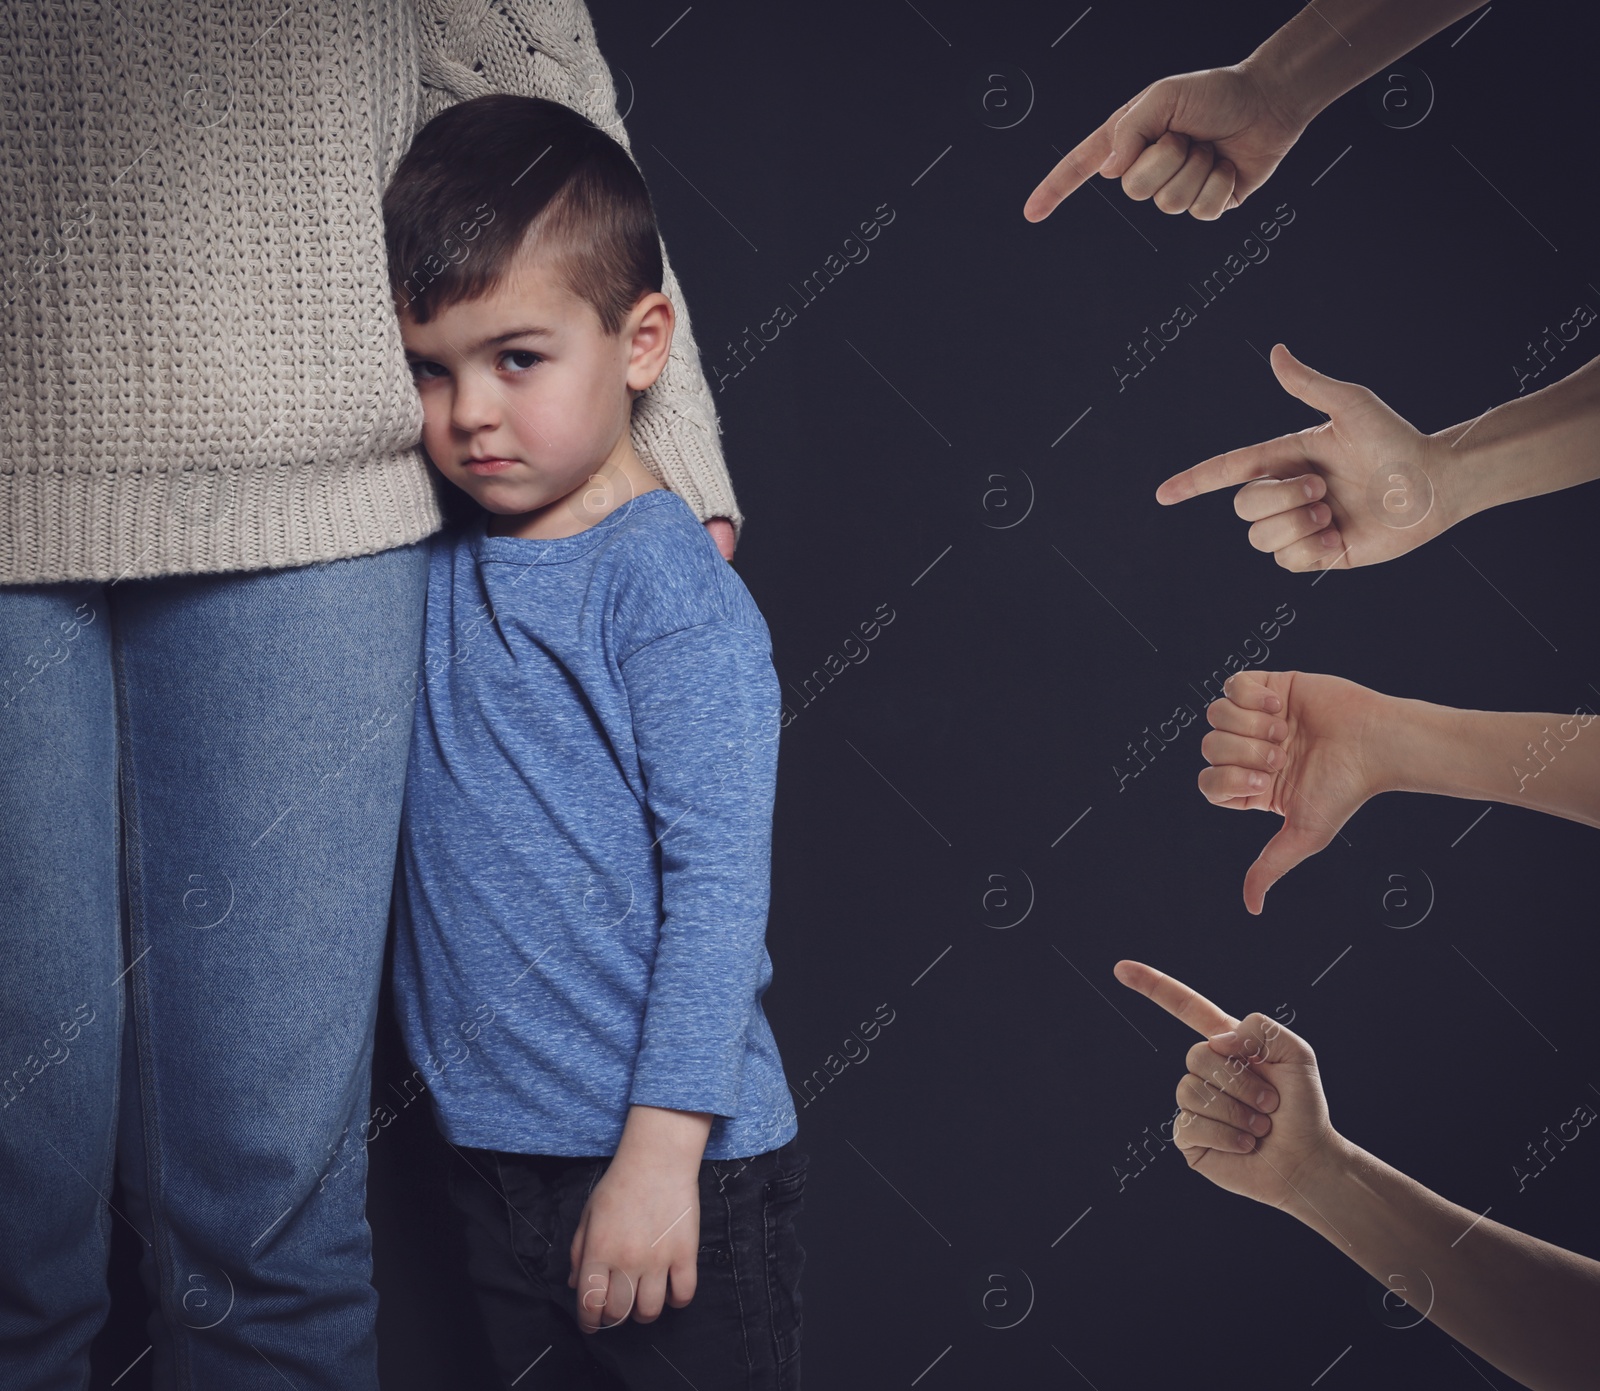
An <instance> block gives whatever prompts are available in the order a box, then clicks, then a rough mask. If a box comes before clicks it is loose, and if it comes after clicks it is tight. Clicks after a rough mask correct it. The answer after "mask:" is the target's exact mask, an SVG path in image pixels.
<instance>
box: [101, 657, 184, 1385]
mask: <svg viewBox="0 0 1600 1391" xmlns="http://www.w3.org/2000/svg"><path fill="white" fill-rule="evenodd" d="M111 662H112V675H113V681H114V683H115V686H116V695H117V754H118V757H117V777H118V784H117V793H118V805H119V808H120V810H121V819H120V824H119V831H120V836H119V846H120V851H121V859H122V882H123V884H124V887H125V893H126V900H125V901H126V906H127V914H128V946H129V948H130V950H131V949H132V948H134V947H136V946H137V945H138V942H139V938H140V936H141V933H140V928H141V927H143V928H145V929H146V931H145V932H144V933H143V934H142V935H146V936H147V935H148V927H147V924H145V922H144V914H143V912H142V911H141V909H142V904H143V898H142V886H143V877H142V874H141V873H140V872H139V869H140V867H141V866H142V861H141V860H140V859H139V858H138V856H137V851H136V847H137V846H138V845H139V844H140V838H139V817H138V791H137V783H136V779H135V778H134V776H133V759H132V742H133V741H132V738H131V727H130V721H131V716H130V713H129V710H128V683H127V675H126V672H125V670H124V664H123V657H122V647H121V643H120V642H119V641H116V640H115V639H114V640H113V644H112V654H111ZM130 831H131V832H132V834H131V835H130V834H129V832H130ZM136 885H137V886H138V888H139V892H136V888H135V886H136ZM139 955H140V954H139V953H137V952H135V953H134V955H133V960H134V962H135V963H137V962H138V960H139ZM124 969H125V970H126V971H127V974H128V989H127V994H128V996H129V997H130V1003H129V1007H130V1009H131V1012H132V1014H133V1039H134V1056H133V1062H134V1068H135V1070H136V1073H137V1085H138V1087H139V1113H140V1118H141V1121H142V1128H143V1131H144V1133H143V1134H142V1135H141V1136H140V1142H141V1144H142V1146H143V1149H144V1173H145V1210H146V1211H147V1212H148V1213H149V1215H150V1249H151V1257H152V1260H153V1261H154V1263H155V1268H156V1285H157V1289H156V1310H157V1316H158V1317H159V1318H160V1319H161V1320H162V1321H163V1323H164V1324H165V1325H166V1331H167V1340H168V1346H169V1347H170V1348H171V1350H172V1360H173V1378H174V1382H175V1384H176V1385H177V1386H178V1387H179V1388H181V1391H190V1389H191V1388H192V1387H193V1385H194V1369H193V1367H192V1366H191V1365H190V1360H189V1346H188V1343H187V1340H185V1339H184V1338H182V1337H181V1336H180V1335H179V1334H178V1333H177V1332H176V1330H175V1329H174V1327H173V1323H174V1320H173V1319H172V1318H171V1317H170V1310H169V1309H168V1307H167V1305H168V1300H167V1295H168V1292H169V1291H170V1290H171V1288H172V1276H173V1273H174V1271H175V1269H176V1266H175V1265H174V1262H173V1259H172V1247H171V1232H170V1231H169V1230H168V1228H167V1224H166V1220H165V1212H164V1210H163V1206H162V1202H161V1196H160V1195H161V1193H162V1191H163V1188H162V1167H161V1162H162V1149H161V1143H160V1134H159V1129H158V1125H159V1108H158V1106H157V1104H156V1095H155V1075H154V1069H153V1067H152V1066H151V1065H150V1056H149V1046H148V1045H149V1035H150V1012H149V1010H150V1006H149V997H148V995H147V994H146V993H145V991H144V979H145V976H146V975H148V974H149V973H148V972H145V973H143V974H140V973H137V972H135V971H134V970H133V969H132V967H126V968H124ZM118 1072H119V1076H120V1072H121V1069H120V1068H119V1069H118ZM119 1101H120V1087H119Z"/></svg>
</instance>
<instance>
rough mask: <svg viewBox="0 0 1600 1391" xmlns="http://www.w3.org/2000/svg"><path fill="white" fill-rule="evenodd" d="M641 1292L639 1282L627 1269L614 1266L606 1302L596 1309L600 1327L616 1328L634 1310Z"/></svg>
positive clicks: (607, 1285) (610, 1274) (610, 1275)
mask: <svg viewBox="0 0 1600 1391" xmlns="http://www.w3.org/2000/svg"><path fill="white" fill-rule="evenodd" d="M638 1294H639V1286H638V1282H637V1281H636V1280H634V1279H633V1277H632V1276H630V1275H629V1274H628V1272H627V1271H625V1270H618V1269H617V1268H616V1267H615V1266H613V1267H612V1268H611V1270H610V1272H609V1279H608V1280H607V1283H606V1297H605V1301H604V1303H603V1304H602V1305H601V1306H600V1307H599V1308H598V1309H597V1311H596V1322H597V1325H598V1327H600V1328H614V1327H615V1326H616V1325H617V1324H619V1323H621V1322H623V1321H624V1320H625V1319H626V1318H627V1317H628V1315H629V1314H631V1313H632V1312H633V1306H634V1303H635V1302H636V1300H637V1298H638Z"/></svg>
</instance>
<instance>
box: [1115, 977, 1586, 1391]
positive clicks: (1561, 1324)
mask: <svg viewBox="0 0 1600 1391" xmlns="http://www.w3.org/2000/svg"><path fill="white" fill-rule="evenodd" d="M1115 973H1116V977H1117V979H1118V980H1120V981H1121V982H1122V983H1123V984H1124V985H1126V986H1128V987H1129V988H1130V989H1133V990H1137V991H1138V992H1139V993H1140V994H1142V995H1144V996H1146V997H1147V998H1148V999H1150V1000H1152V1001H1154V1002H1155V1003H1156V1004H1158V1005H1160V1006H1161V1007H1162V1008H1163V1009H1164V1010H1166V1011H1167V1013H1169V1014H1171V1015H1173V1016H1174V1017H1175V1018H1177V1019H1179V1020H1181V1021H1182V1022H1183V1023H1185V1024H1187V1025H1189V1027H1190V1028H1192V1029H1194V1030H1195V1031H1196V1032H1198V1033H1199V1034H1201V1035H1202V1036H1203V1037H1204V1040H1205V1041H1204V1042H1201V1043H1197V1044H1195V1045H1194V1047H1193V1048H1191V1049H1190V1050H1189V1054H1188V1058H1187V1063H1188V1067H1189V1072H1188V1073H1187V1074H1186V1075H1185V1076H1184V1077H1183V1079H1182V1080H1181V1081H1180V1082H1179V1084H1178V1092H1177V1097H1178V1104H1179V1108H1180V1118H1179V1120H1178V1123H1177V1124H1176V1125H1174V1127H1173V1138H1174V1141H1175V1143H1176V1144H1177V1146H1178V1148H1179V1150H1180V1152H1181V1153H1182V1154H1183V1156H1184V1159H1185V1161H1186V1162H1187V1163H1188V1165H1189V1167H1190V1168H1191V1169H1195V1170H1197V1171H1198V1172H1200V1173H1202V1174H1204V1175H1205V1176H1206V1177H1207V1178H1209V1179H1210V1180H1211V1181H1212V1182H1213V1183H1215V1184H1217V1185H1218V1186H1219V1187H1221V1188H1225V1189H1227V1190H1228V1191H1229V1192H1231V1193H1238V1194H1240V1195H1241V1196H1244V1197H1247V1198H1253V1199H1255V1200H1256V1201H1257V1202H1261V1203H1266V1204H1267V1205H1268V1206H1271V1207H1276V1208H1278V1209H1280V1210H1281V1211H1283V1212H1287V1213H1289V1214H1290V1215H1291V1216H1293V1217H1296V1218H1298V1219H1299V1220H1300V1221H1302V1222H1304V1223H1305V1224H1306V1225H1307V1226H1308V1227H1310V1228H1311V1229H1312V1230H1313V1231H1314V1232H1317V1233H1318V1234H1319V1235H1321V1236H1323V1237H1325V1238H1326V1239H1327V1240H1328V1242H1329V1243H1330V1244H1331V1245H1332V1246H1333V1248H1334V1249H1335V1250H1336V1251H1339V1252H1341V1253H1342V1254H1343V1255H1345V1256H1348V1257H1349V1258H1350V1259H1351V1260H1353V1261H1354V1262H1355V1263H1356V1264H1357V1265H1359V1266H1360V1267H1361V1268H1362V1269H1363V1270H1365V1271H1366V1272H1367V1273H1368V1274H1369V1275H1371V1276H1373V1277H1374V1278H1375V1279H1377V1280H1378V1281H1380V1282H1381V1283H1382V1284H1383V1285H1384V1286H1385V1287H1386V1288H1387V1289H1388V1291H1389V1292H1390V1293H1389V1296H1386V1297H1385V1303H1386V1305H1387V1304H1388V1302H1389V1298H1390V1296H1393V1297H1395V1306H1394V1313H1395V1317H1396V1319H1397V1320H1403V1321H1404V1322H1412V1321H1413V1316H1412V1315H1411V1314H1408V1313H1401V1312H1400V1311H1399V1307H1400V1306H1399V1297H1400V1296H1403V1297H1404V1299H1405V1301H1406V1303H1407V1304H1409V1305H1410V1306H1411V1309H1412V1310H1414V1314H1415V1321H1417V1322H1420V1321H1421V1319H1423V1318H1427V1319H1430V1320H1432V1322H1433V1323H1435V1324H1437V1325H1438V1326H1439V1327H1440V1328H1442V1329H1443V1330H1444V1331H1445V1332H1446V1333H1448V1334H1449V1335H1450V1336H1451V1337H1452V1338H1454V1339H1456V1340H1457V1341H1458V1342H1460V1343H1462V1344H1463V1345H1465V1346H1466V1347H1469V1348H1471V1349H1472V1350H1473V1351H1474V1352H1476V1353H1477V1354H1478V1355H1479V1356H1480V1357H1482V1358H1483V1359H1484V1360H1485V1361H1487V1362H1491V1363H1493V1364H1494V1365H1495V1366H1496V1367H1498V1368H1499V1369H1500V1370H1501V1371H1503V1372H1504V1373H1506V1375H1507V1376H1511V1377H1515V1378H1516V1379H1517V1380H1518V1381H1520V1382H1522V1384H1523V1385H1525V1386H1530V1387H1533V1388H1535V1391H1579V1388H1586V1387H1592V1386H1593V1385H1594V1369H1595V1366H1596V1353H1595V1338H1594V1311H1595V1309H1596V1307H1600V1262H1597V1261H1593V1260H1590V1259H1589V1258H1588V1257H1587V1256H1580V1255H1577V1254H1575V1253H1574V1252H1571V1251H1568V1250H1565V1249H1564V1248H1562V1247H1560V1246H1555V1245H1552V1244H1551V1243H1550V1242H1547V1241H1541V1240H1539V1239H1538V1238H1537V1237H1532V1236H1528V1235H1527V1234H1525V1233H1523V1232H1519V1231H1515V1230H1513V1229H1512V1228H1510V1227H1507V1226H1504V1225H1502V1224H1501V1223H1499V1222H1495V1221H1492V1220H1491V1219H1489V1218H1487V1217H1480V1216H1479V1214H1478V1213H1475V1212H1471V1211H1469V1210H1468V1209H1466V1208H1463V1207H1459V1206H1458V1205H1457V1204H1455V1203H1452V1202H1450V1201H1448V1200H1447V1199H1445V1198H1442V1197H1440V1196H1439V1195H1438V1194H1437V1193H1435V1192H1433V1191H1432V1190H1430V1189H1428V1188H1426V1187H1424V1186H1423V1185H1422V1184H1420V1183H1418V1182H1417V1181H1416V1180H1415V1179H1412V1178H1408V1177H1407V1176H1406V1175H1405V1174H1403V1173H1401V1172H1399V1170H1397V1169H1394V1168H1391V1167H1390V1166H1389V1165H1387V1164H1385V1163H1384V1162H1383V1161H1382V1160H1381V1159H1378V1158H1376V1157H1374V1156H1373V1155H1371V1154H1368V1153H1367V1151H1366V1150H1364V1149H1362V1148H1361V1147H1360V1146H1359V1145H1355V1144H1352V1143H1351V1142H1350V1141H1349V1140H1346V1139H1345V1138H1344V1137H1343V1136H1341V1135H1340V1134H1339V1133H1338V1132H1337V1131H1336V1130H1334V1128H1333V1126H1332V1125H1331V1123H1330V1122H1329V1119H1328V1107H1327V1100H1326V1097H1325V1096H1324V1094H1323V1090H1322V1080H1321V1075H1320V1073H1319V1071H1318V1068H1317V1059H1316V1054H1315V1053H1314V1052H1313V1051H1312V1049H1311V1045H1310V1044H1309V1043H1307V1042H1306V1041H1305V1040H1304V1039H1303V1038H1301V1037H1300V1036H1299V1035H1298V1034H1295V1033H1292V1032H1291V1031H1290V1030H1289V1029H1287V1028H1285V1027H1284V1026H1283V1025H1282V1024H1279V1023H1278V1022H1277V1021H1276V1020H1273V1019H1269V1018H1267V1017H1266V1016H1265V1015H1263V1014H1251V1015H1247V1016H1246V1017H1245V1018H1244V1019H1242V1020H1240V1019H1235V1018H1234V1017H1233V1016H1232V1015H1230V1014H1228V1013H1226V1012H1225V1011H1223V1010H1221V1009H1219V1008H1218V1007H1217V1006H1216V1005H1214V1004H1212V1003H1211V1001H1210V1000H1208V999H1206V998H1205V996H1203V995H1201V994H1199V993H1198V992H1196V991H1194V990H1192V989H1190V987H1188V986H1187V985H1184V984H1183V983H1182V982H1180V981H1177V980H1174V979H1173V978H1172V977H1171V976H1168V975H1164V974H1162V972H1160V971H1157V970H1155V969H1154V968H1153V967H1150V966H1146V965H1144V964H1143V963H1142V962H1138V961H1119V962H1117V964H1116V968H1115ZM1422 1080H1423V1086H1424V1090H1425V1089H1426V1085H1425V1084H1426V1079H1422ZM1594 1116H1595V1113H1594V1111H1593V1109H1592V1108H1589V1107H1587V1106H1580V1107H1579V1108H1578V1112H1577V1113H1576V1114H1575V1115H1574V1118H1573V1121H1572V1122H1570V1123H1571V1124H1572V1125H1573V1127H1574V1129H1573V1135H1572V1137H1570V1138H1576V1136H1577V1133H1578V1128H1579V1127H1581V1126H1586V1125H1587V1124H1588V1123H1589V1121H1591V1120H1593V1119H1594ZM1585 1117H1586V1118H1585ZM1562 1128H1563V1129H1564V1128H1565V1127H1562Z"/></svg>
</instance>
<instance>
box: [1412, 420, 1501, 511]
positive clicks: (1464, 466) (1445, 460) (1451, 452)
mask: <svg viewBox="0 0 1600 1391" xmlns="http://www.w3.org/2000/svg"><path fill="white" fill-rule="evenodd" d="M1496 409H1498V408H1496ZM1491 413H1492V412H1489V411H1485V412H1484V415H1480V416H1474V417H1473V419H1471V420H1464V421H1462V422H1461V424H1459V425H1452V426H1450V427H1449V429H1446V430H1440V431H1438V432H1437V433H1436V434H1432V435H1424V436H1423V437H1422V472H1423V474H1424V475H1425V476H1426V478H1427V480H1428V484H1429V486H1430V487H1431V488H1432V489H1433V505H1432V506H1431V508H1430V509H1429V511H1428V515H1427V517H1426V518H1425V519H1424V520H1423V522H1422V525H1423V526H1425V527H1426V528H1427V532H1428V540H1430V541H1432V540H1434V539H1435V538H1436V537H1438V536H1440V535H1441V534H1442V533H1444V532H1446V531H1448V530H1449V529H1450V528H1451V527H1453V526H1455V525H1456V523H1457V522H1464V521H1466V519H1467V518H1468V517H1471V516H1475V515H1476V514H1477V513H1479V512H1484V511H1487V510H1488V509H1489V508H1491V507H1496V506H1498V505H1499V504H1500V503H1502V502H1504V501H1505V499H1504V498H1502V497H1497V496H1495V495H1494V488H1495V483H1496V481H1497V475H1496V473H1495V470H1494V469H1493V467H1492V465H1491V463H1490V461H1489V460H1488V458H1487V457H1486V455H1485V452H1484V450H1483V448H1482V446H1483V445H1484V444H1485V443H1487V442H1488V440H1489V433H1490V432H1487V431H1485V432H1484V433H1483V434H1478V433H1477V431H1479V430H1480V429H1482V427H1483V425H1484V424H1485V416H1487V415H1489V414H1491Z"/></svg>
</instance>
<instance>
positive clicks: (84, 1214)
mask: <svg viewBox="0 0 1600 1391" xmlns="http://www.w3.org/2000/svg"><path fill="white" fill-rule="evenodd" d="M426 569H427V542H426V541H423V542H418V543H416V544H414V545H410V546H402V547H398V548H396V549H393V550H389V551H384V552H381V553H379V554H377V555H370V556H360V557H355V558H352V559H349V560H340V561H332V562H328V563H326V564H319V565H310V566H304V567H299V568H293V569H283V570H254V571H247V572H242V573H231V574H221V575H198V576H192V575H191V576H170V577H163V578H157V579H137V580H130V581H121V582H113V583H109V584H98V583H61V584H43V585H10V586H0V1194H3V1195H4V1200H3V1201H0V1386H4V1387H6V1388H7V1389H8V1391H57V1388H75V1389H76V1388H82V1387H84V1386H86V1385H87V1384H88V1377H89V1352H88V1349H89V1344H90V1341H91V1340H92V1339H93V1337H94V1335H95V1333H96V1331H97V1330H98V1329H99V1328H100V1326H101V1324H102V1323H103V1322H104V1320H105V1317H106V1314H107V1312H108V1308H109V1295H108V1291H107V1285H106V1270H107V1256H108V1250H109V1242H110V1234H111V1224H112V1223H126V1224H127V1225H128V1226H129V1227H130V1228H131V1229H132V1230H133V1231H134V1232H136V1233H137V1234H138V1238H137V1240H138V1243H139V1245H140V1247H141V1249H142V1266H141V1273H142V1276H143V1279H144V1283H145V1288H146V1290H147V1291H148V1293H149V1297H150V1300H151V1304H152V1306H153V1309H154V1311H155V1312H154V1313H153V1314H152V1316H151V1319H150V1325H149V1337H150V1342H151V1345H152V1346H151V1352H150V1358H151V1364H152V1366H153V1372H154V1380H155V1384H156V1385H157V1386H158V1387H162V1388H183V1389H184V1391H189V1389H190V1388H205V1389H206V1391H210V1389H211V1388H216V1387H228V1388H230V1391H254V1388H260V1391H268V1389H269V1388H270V1389H271V1391H282V1388H283V1387H284V1386H285V1384H290V1385H294V1386H297V1387H300V1388H303V1389H305V1388H326V1391H335V1388H337V1391H375V1388H376V1387H377V1384H378V1381H377V1356H376V1340H375V1337H374V1331H373V1324H374V1315H375V1312H376V1306H377V1295H376V1293H375V1292H374V1290H373V1288H372V1284H371V1270H372V1259H371V1234H370V1232H369V1229H368V1227H367V1223H366V1217H365V1211H364V1208H365V1202H364V1199H365V1176H366V1168H365V1159H366V1155H365V1145H364V1144H362V1143H361V1142H360V1138H359V1137H360V1135H361V1132H362V1131H363V1130H364V1129H365V1128H366V1125H367V1121H368V1104H369V1088H370V1080H369V1079H370V1066H371V1053H372V1036H373V1023H374V1018H375V1015H376V1010H377V1003H378V988H379V975H380V970H381V967H382V960H383V946H384V937H385V932H386V928H387V923H388V909H389V897H390V890H391V887H392V885H393V874H394V864H395V851H396V844H397V835H398V829H399V819H400V806H401V799H402V793H403V788H404V779H405V768H406V753H407V746H408V742H409V736H410V729H411V717H412V709H413V704H414V699H415V688H416V681H417V675H418V665H419V659H420V657H421V655H422V653H421V647H422V614H423V599H424V595H425V592H426V580H427V573H426ZM114 1174H115V1175H116V1176H117V1177H119V1178H120V1179H121V1181H122V1184H123V1191H124V1194H125V1196H126V1202H125V1203H124V1204H119V1205H118V1207H117V1208H116V1209H113V1208H112V1206H111V1203H112V1182H113V1175H114ZM330 1174H331V1175H332V1176H331V1177H328V1176H329V1175H330Z"/></svg>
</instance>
